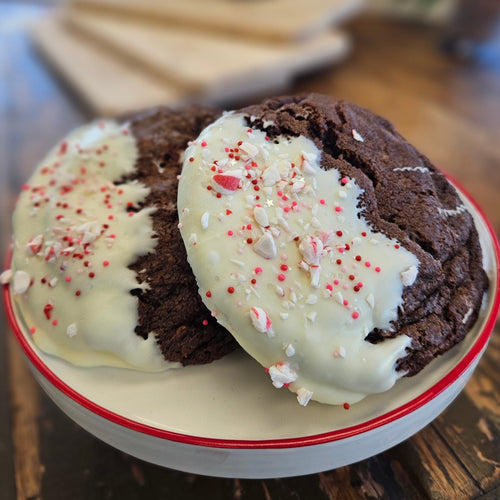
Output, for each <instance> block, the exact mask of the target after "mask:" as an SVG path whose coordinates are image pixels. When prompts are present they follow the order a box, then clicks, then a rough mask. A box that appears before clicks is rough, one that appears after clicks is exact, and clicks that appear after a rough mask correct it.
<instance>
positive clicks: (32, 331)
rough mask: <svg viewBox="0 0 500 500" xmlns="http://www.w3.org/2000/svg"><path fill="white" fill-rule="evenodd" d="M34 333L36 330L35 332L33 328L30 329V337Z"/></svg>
mask: <svg viewBox="0 0 500 500" xmlns="http://www.w3.org/2000/svg"><path fill="white" fill-rule="evenodd" d="M35 332H36V330H35V329H34V328H33V327H32V328H30V333H31V335H33V334H34V333H35Z"/></svg>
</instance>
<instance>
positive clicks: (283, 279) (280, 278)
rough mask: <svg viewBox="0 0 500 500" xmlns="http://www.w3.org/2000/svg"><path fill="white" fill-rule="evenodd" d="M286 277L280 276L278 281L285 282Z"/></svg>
mask: <svg viewBox="0 0 500 500" xmlns="http://www.w3.org/2000/svg"><path fill="white" fill-rule="evenodd" d="M285 279H286V276H285V275H284V274H278V280H279V281H285Z"/></svg>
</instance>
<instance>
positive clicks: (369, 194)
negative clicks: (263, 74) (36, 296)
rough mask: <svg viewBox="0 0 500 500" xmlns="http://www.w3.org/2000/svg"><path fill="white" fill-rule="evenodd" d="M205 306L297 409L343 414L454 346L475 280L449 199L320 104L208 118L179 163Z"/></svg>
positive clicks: (483, 283)
mask: <svg viewBox="0 0 500 500" xmlns="http://www.w3.org/2000/svg"><path fill="white" fill-rule="evenodd" d="M178 207H179V218H180V221H181V234H182V236H183V239H184V243H185V246H186V249H187V255H188V260H189V262H190V264H191V267H192V269H193V272H194V274H195V276H196V278H197V281H198V284H199V287H200V292H201V296H202V299H203V301H204V303H205V304H206V305H207V307H208V308H209V309H210V310H211V311H212V314H213V315H214V316H215V317H217V319H218V321H219V322H220V323H221V324H222V325H224V326H225V327H226V328H227V329H228V330H229V331H230V332H231V333H232V334H233V336H234V337H235V338H236V339H237V340H238V342H239V343H240V344H241V345H242V347H243V348H244V349H245V350H246V351H247V352H248V353H249V354H250V355H252V356H253V357H254V358H255V359H256V360H257V361H259V363H260V364H262V365H263V366H264V367H265V368H266V370H267V372H268V374H269V376H270V378H271V381H272V383H273V385H275V387H278V388H280V387H283V386H285V387H288V388H289V389H290V390H291V391H293V392H295V393H296V394H297V399H298V401H299V403H300V404H302V405H306V404H307V403H308V401H309V400H310V399H314V400H316V401H320V402H325V403H330V404H342V403H343V402H348V403H354V402H356V401H359V400H360V399H362V398H363V397H365V396H366V395H367V394H371V393H377V392H382V391H385V390H387V389H389V388H390V387H392V385H393V384H394V383H395V381H396V380H397V378H399V377H400V376H403V375H413V374H415V373H417V372H419V371H420V370H421V369H422V368H423V367H424V366H425V365H426V364H427V363H428V362H429V361H430V360H432V359H433V358H434V357H436V356H437V355H439V354H441V353H443V352H445V351H447V350H448V349H449V348H450V347H451V346H453V345H455V344H456V343H458V342H460V340H462V339H463V338H464V336H465V335H466V333H467V331H468V330H469V329H470V328H471V326H472V324H473V323H474V321H475V320H476V318H477V315H478V311H479V308H480V306H481V301H482V297H483V293H484V291H485V290H486V287H487V278H486V275H485V272H484V271H483V269H482V258H481V249H480V246H479V241H478V234H477V231H476V229H475V227H474V224H473V219H472V217H471V215H470V214H469V213H468V212H467V210H466V208H465V206H464V204H463V203H462V201H461V199H460V197H459V196H458V194H457V192H456V190H455V189H454V187H453V186H452V185H451V184H450V183H449V182H448V181H447V179H446V178H445V177H444V175H443V174H442V173H441V172H439V171H438V170H437V169H436V168H435V167H434V166H433V165H432V164H431V163H430V161H429V160H428V159H427V158H426V157H425V156H423V155H422V154H421V153H419V152H418V151H417V150H416V149H415V148H414V147H413V146H411V145H410V144H408V143H407V141H406V140H405V139H404V138H403V137H401V135H399V134H398V133H397V132H396V130H395V129H394V127H393V126H392V125H391V124H390V123H389V122H388V121H387V120H384V119H383V118H381V117H379V116H377V115H375V114H373V113H372V112H370V111H368V110H365V109H362V108H360V107H359V106H356V105H354V104H350V103H347V102H342V101H340V102H336V101H333V100H332V99H330V98H328V97H325V96H320V95H305V96H291V97H278V98H273V99H269V100H267V101H265V102H263V103H262V104H259V105H255V106H250V107H247V108H243V109H241V110H237V111H234V112H232V113H228V114H225V115H223V116H222V117H221V118H219V119H218V120H217V121H215V122H213V123H211V124H210V125H209V126H208V127H207V128H205V129H204V130H203V131H202V132H201V134H200V135H199V137H198V138H197V139H196V140H195V141H192V143H191V144H190V146H189V147H188V149H187V150H186V153H185V159H184V165H183V170H182V176H181V179H180V182H179V194H178Z"/></svg>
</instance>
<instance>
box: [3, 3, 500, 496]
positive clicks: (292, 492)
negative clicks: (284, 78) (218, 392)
mask: <svg viewBox="0 0 500 500" xmlns="http://www.w3.org/2000/svg"><path fill="white" fill-rule="evenodd" d="M37 12H38V10H37V9H35V10H33V9H31V8H29V7H26V6H23V7H21V6H16V4H10V5H9V4H0V22H1V23H3V27H4V29H3V30H2V32H1V33H0V72H1V73H0V152H1V164H0V208H1V209H0V221H1V230H0V251H1V252H4V251H5V249H6V247H7V245H8V242H9V237H10V214H11V211H12V208H13V205H14V201H15V197H16V193H17V192H18V190H19V187H20V186H21V184H22V183H23V182H24V181H25V180H26V178H27V177H28V175H29V174H30V172H31V170H32V169H33V167H34V165H35V164H36V163H37V161H38V159H39V158H40V157H41V155H42V154H44V153H45V152H46V151H47V150H48V148H49V147H51V146H52V145H53V144H54V143H55V142H56V141H57V140H58V139H59V138H60V137H62V136H63V135H64V134H65V133H66V132H67V131H68V130H69V129H71V128H72V127H74V126H76V125H78V124H80V123H82V122H84V121H86V120H87V119H89V118H91V116H89V114H88V113H87V112H86V111H85V109H84V108H83V107H82V106H81V104H79V103H78V101H76V100H75V99H74V97H73V96H72V95H71V93H69V92H68V89H67V88H65V87H64V85H62V84H61V82H60V81H59V80H57V79H56V78H55V77H54V76H53V74H52V73H51V72H50V71H49V70H48V69H47V68H46V66H45V65H44V64H43V62H42V61H40V60H39V58H38V57H37V55H36V53H34V52H33V50H32V48H31V47H30V45H29V43H28V41H27V37H26V33H25V31H24V29H23V27H24V16H25V15H31V14H36V13H37ZM351 29H352V31H353V33H354V38H355V50H354V52H353V54H352V57H351V58H350V60H349V61H347V62H346V63H345V64H343V65H342V66H341V67H339V68H337V69H331V70H328V71H323V72H321V73H319V74H316V75H313V76H310V77H308V78H307V79H303V80H301V81H300V82H297V84H296V86H295V88H293V89H291V90H292V91H303V90H314V91H318V92H323V93H327V94H331V95H333V96H336V97H343V98H347V99H351V100H354V101H356V102H358V103H360V104H361V105H364V106H367V107H370V108H372V109H373V110H374V111H376V112H379V113H381V114H383V115H385V116H386V117H388V118H389V119H391V120H392V121H393V122H395V123H396V125H397V126H398V128H399V129H400V131H401V132H402V133H403V135H405V136H406V137H407V138H409V140H410V141H411V142H413V143H414V144H415V145H416V146H417V147H418V148H420V149H421V150H422V151H423V152H425V153H426V154H427V155H428V156H429V157H430V158H431V159H432V160H433V161H434V162H435V163H436V164H437V165H439V166H440V167H441V168H443V169H444V170H446V171H447V172H448V173H450V174H451V175H452V176H453V177H455V178H456V179H457V180H458V181H459V182H460V183H462V184H463V185H465V186H466V187H467V189H468V190H469V191H470V192H471V193H472V195H473V196H474V197H475V198H476V199H477V200H478V201H479V203H480V204H481V205H482V207H483V209H484V211H485V212H486V214H487V215H488V217H489V218H490V219H491V221H492V223H493V225H494V227H495V230H496V231H497V233H500V202H499V199H500V198H499V189H500V145H499V139H500V65H499V64H498V61H497V65H496V66H495V65H494V64H489V65H488V64H486V63H485V64H474V63H470V62H464V61H457V60H453V59H451V58H449V57H448V56H446V55H445V54H443V53H442V52H440V51H439V50H437V47H438V44H439V41H440V36H441V34H440V32H439V31H438V30H437V29H436V28H429V27H422V26H420V27H418V26H412V25H404V24H397V23H395V22H390V21H380V20H379V21H373V20H366V19H363V20H357V21H356V22H354V23H353V25H352V27H351ZM493 62H494V61H492V63H493ZM2 255H3V254H2ZM0 314H1V316H0V324H1V326H2V335H1V337H0V485H1V486H0V498H1V499H9V500H10V499H14V498H18V499H23V500H24V499H26V500H27V499H31V500H35V499H42V498H43V499H44V500H52V499H72V500H77V499H115V498H116V499H118V498H119V499H123V500H125V499H129V498H148V499H159V498H172V499H173V498H183V499H184V498H185V499H195V498H196V499H199V498H201V499H202V498H217V499H218V498H220V499H229V498H231V499H233V498H234V499H238V500H240V499H241V500H243V499H260V498H265V499H273V500H274V499H288V498H293V499H315V498H320V499H332V500H333V499H358V498H372V499H373V498H394V499H406V498H408V499H422V498H440V499H461V498H484V499H490V500H493V499H495V498H500V384H499V381H500V375H499V373H500V372H499V371H498V366H499V365H500V326H499V325H498V323H497V327H496V329H495V331H494V334H493V336H492V339H491V342H490V345H489V347H488V350H487V352H486V354H485V355H484V357H483V359H482V360H481V362H480V364H479V366H478V368H477V370H476V372H475V373H474V375H473V377H472V379H471V380H470V382H469V383H468V384H467V386H466V387H465V389H464V390H463V392H462V393H461V395H460V396H459V397H458V398H457V399H456V400H455V401H454V402H453V404H452V405H451V406H450V407H449V408H448V409H447V410H446V411H445V412H444V413H443V414H442V415H441V416H439V417H438V418H437V419H436V420H435V421H434V422H433V423H432V424H430V425H428V426H427V427H426V428H425V429H423V430H422V431H421V432H419V433H418V434H417V435H415V436H413V437H412V438H411V439H408V440H407V441H406V442H404V443H402V444H400V445H398V446H396V447H394V448H392V449H390V450H388V451H386V452H384V453H381V454H380V455H377V456H375V457H372V458H370V459H367V460H364V461H362V462H360V463H357V464H354V465H351V466H348V467H343V468H340V469H337V470H332V471H329V472H324V473H321V474H314V475H309V476H304V477H298V478H288V479H272V480H266V481H261V480H259V481H253V480H237V479H217V478H208V477H201V476H196V475H192V474H186V473H182V472H176V471H172V470H167V469H163V468H160V467H157V466H153V465H150V464H147V463H144V462H141V461H139V460H137V459H135V458H132V457H130V456H127V455H125V454H123V453H121V452H119V451H116V450H115V449H113V448H111V447H109V446H107V445H106V444H104V443H102V442H100V441H98V440H97V439H95V438H94V437H92V436H91V435H90V434H88V433H87V432H86V431H84V430H82V429H81V428H79V427H78V426H77V425H76V424H74V423H73V422H72V421H70V420H69V419H68V418H67V417H66V416H65V415H64V414H63V413H62V412H61V411H60V410H59V409H58V408H57V407H56V406H55V405H54V404H53V403H52V402H51V401H50V400H49V399H48V398H47V397H46V396H45V394H44V393H43V392H42V391H41V389H40V388H39V387H38V385H37V383H36V382H35V381H34V379H33V377H32V376H31V374H30V372H29V371H28V368H27V366H26V364H25V362H24V360H23V358H22V355H21V352H20V349H19V347H18V346H17V344H16V343H15V341H14V340H13V338H12V336H11V335H10V334H9V331H8V328H7V326H6V321H5V316H4V315H3V311H2V312H0Z"/></svg>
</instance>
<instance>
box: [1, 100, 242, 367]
mask: <svg viewBox="0 0 500 500" xmlns="http://www.w3.org/2000/svg"><path fill="white" fill-rule="evenodd" d="M219 115H220V112H219V111H218V110H214V109H206V108H199V107H193V108H182V109H177V110H173V109H168V108H156V109H152V110H149V111H147V112H144V113H140V114H138V115H132V116H130V117H127V119H124V120H120V121H107V120H106V121H104V120H103V121H100V122H95V123H92V124H90V125H86V126H83V127H81V128H79V129H78V130H76V131H74V132H73V133H71V134H70V135H69V136H68V137H67V138H65V139H64V140H63V141H61V142H60V144H58V145H57V146H56V147H55V148H54V149H53V150H52V151H51V152H50V153H49V154H48V155H47V157H46V158H44V159H43V161H42V162H41V164H40V165H39V166H38V168H37V169H36V171H35V172H34V174H33V176H32V177H31V178H30V179H29V181H28V182H27V184H25V185H24V186H23V190H22V192H21V195H20V197H19V200H18V203H17V206H16V210H15V213H14V220H13V223H14V224H13V225H14V238H13V257H12V268H11V270H10V271H9V273H6V274H4V275H3V276H4V281H9V282H10V286H11V291H12V296H13V300H14V303H15V306H16V308H17V309H18V311H19V315H20V317H21V318H22V321H23V322H24V323H25V324H26V325H27V327H28V329H29V330H30V332H31V333H32V335H33V339H34V341H35V343H36V344H37V345H38V346H39V347H40V348H41V349H43V350H44V351H46V352H49V353H51V354H55V355H58V356H61V357H63V358H64V359H66V360H68V361H70V362H73V363H76V364H78V365H83V366H96V365H108V366H124V367H132V368H136V369H142V370H162V369H165V368H168V367H172V366H180V365H181V364H184V365H186V364H199V363H206V362H210V361H212V360H214V359H217V358H219V357H221V356H223V355H224V354H226V353H228V352H230V351H231V350H233V349H234V348H235V347H236V344H235V342H234V340H233V339H232V337H231V336H230V335H229V334H228V333H227V332H226V331H225V330H224V329H223V328H222V327H220V326H219V325H218V324H217V323H216V322H215V320H214V319H213V318H212V317H211V316H210V313H209V311H208V310H207V309H206V308H205V306H204V305H203V303H202V302H201V299H200V297H199V295H198V293H197V287H196V282H195V280H194V277H193V275H192V273H191V270H190V268H189V266H188V264H187V262H186V257H185V250H184V246H183V243H182V240H181V237H180V235H179V232H178V229H177V208H176V198H177V176H178V174H179V173H180V166H181V162H180V160H181V158H182V152H183V150H184V149H185V148H186V146H187V143H188V141H189V140H191V139H194V138H195V137H196V136H197V135H198V134H199V132H200V131H201V130H202V129H203V128H204V127H205V126H206V125H208V124H209V123H210V122H211V121H213V120H214V119H216V118H217V117H218V116H219Z"/></svg>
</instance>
